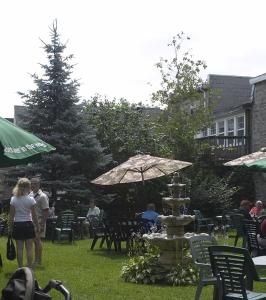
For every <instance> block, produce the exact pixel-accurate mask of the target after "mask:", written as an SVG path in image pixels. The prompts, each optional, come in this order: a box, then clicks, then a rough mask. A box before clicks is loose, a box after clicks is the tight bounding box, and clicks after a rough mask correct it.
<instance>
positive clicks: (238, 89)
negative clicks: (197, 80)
mask: <svg viewBox="0 0 266 300" xmlns="http://www.w3.org/2000/svg"><path fill="white" fill-rule="evenodd" d="M250 79H252V77H249V76H232V75H216V74H210V75H209V76H208V81H209V86H210V89H211V95H210V99H211V101H215V102H216V103H217V104H216V105H215V107H214V115H216V116H218V115H222V114H224V113H227V112H228V113H229V112H232V111H235V110H236V109H239V108H241V107H242V105H243V104H246V103H251V84H250Z"/></svg>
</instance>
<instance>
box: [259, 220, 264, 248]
mask: <svg viewBox="0 0 266 300" xmlns="http://www.w3.org/2000/svg"><path fill="white" fill-rule="evenodd" d="M260 232H261V233H260V234H258V235H257V239H258V243H259V245H260V246H261V247H262V248H266V218H265V219H264V220H263V221H262V223H261V225H260Z"/></svg>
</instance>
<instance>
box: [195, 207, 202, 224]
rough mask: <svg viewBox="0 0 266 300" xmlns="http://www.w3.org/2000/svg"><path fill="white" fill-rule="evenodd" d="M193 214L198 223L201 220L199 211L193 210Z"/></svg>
mask: <svg viewBox="0 0 266 300" xmlns="http://www.w3.org/2000/svg"><path fill="white" fill-rule="evenodd" d="M193 212H194V215H195V219H196V220H197V221H200V220H201V219H203V215H202V213H201V211H200V210H198V209H194V210H193Z"/></svg>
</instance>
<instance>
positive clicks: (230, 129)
mask: <svg viewBox="0 0 266 300" xmlns="http://www.w3.org/2000/svg"><path fill="white" fill-rule="evenodd" d="M234 135H235V119H234V118H233V119H228V120H227V136H234ZM227 145H228V146H233V145H234V140H233V138H228V141H227Z"/></svg>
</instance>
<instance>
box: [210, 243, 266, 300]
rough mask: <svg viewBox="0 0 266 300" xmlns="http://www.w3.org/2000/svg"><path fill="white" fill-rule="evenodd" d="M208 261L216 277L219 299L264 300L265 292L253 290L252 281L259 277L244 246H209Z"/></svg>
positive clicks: (265, 297)
mask: <svg viewBox="0 0 266 300" xmlns="http://www.w3.org/2000/svg"><path fill="white" fill-rule="evenodd" d="M209 253H210V261H211V267H212V271H213V274H214V275H215V276H216V277H217V288H218V298H217V299H219V300H236V299H243V300H251V299H252V300H262V299H265V300H266V293H259V292H253V291H252V290H253V281H254V280H255V281H264V282H265V280H266V279H265V278H260V277H259V276H258V273H257V271H256V268H255V266H254V263H253V261H252V258H251V256H250V254H249V252H248V250H247V249H245V248H237V247H231V246H210V247H209Z"/></svg>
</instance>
